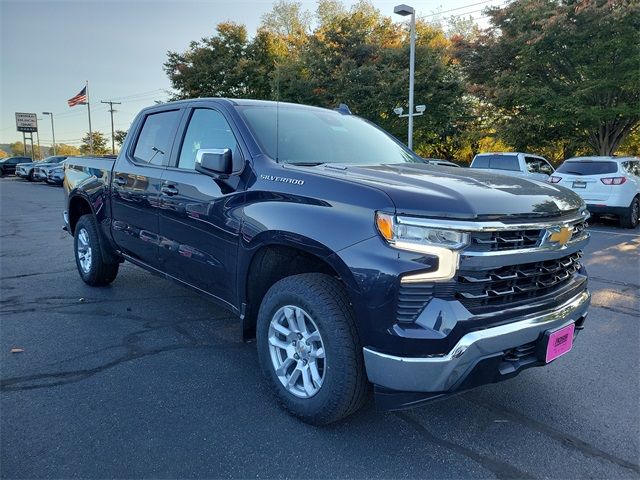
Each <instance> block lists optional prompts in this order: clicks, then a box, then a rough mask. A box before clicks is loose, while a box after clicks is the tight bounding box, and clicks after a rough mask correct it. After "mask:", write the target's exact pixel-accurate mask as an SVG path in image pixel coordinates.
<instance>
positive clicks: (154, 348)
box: [0, 178, 640, 479]
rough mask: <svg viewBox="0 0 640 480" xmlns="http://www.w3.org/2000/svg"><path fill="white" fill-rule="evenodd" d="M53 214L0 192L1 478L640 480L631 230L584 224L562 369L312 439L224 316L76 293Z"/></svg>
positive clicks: (137, 294)
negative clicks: (579, 325) (585, 274)
mask: <svg viewBox="0 0 640 480" xmlns="http://www.w3.org/2000/svg"><path fill="white" fill-rule="evenodd" d="M62 209H63V193H62V189H61V188H59V187H51V186H47V185H43V184H30V183H27V182H24V181H22V180H19V179H16V178H3V179H1V180H0V280H1V285H0V286H1V299H0V318H1V319H0V334H1V335H0V361H1V364H0V365H1V366H0V368H1V372H0V377H1V379H0V428H1V431H0V435H1V437H0V441H1V443H0V448H1V452H0V477H2V478H36V477H48V478H107V477H118V478H140V477H145V478H176V477H179V478H192V477H207V478H249V477H251V478H274V477H278V478H281V477H289V478H336V477H340V478H343V477H350V478H356V477H357V478H427V477H429V478H463V477H464V478H494V477H495V478H500V479H507V478H640V466H639V463H640V461H639V457H640V400H639V399H640V375H639V372H640V368H639V367H640V322H639V321H638V320H639V317H640V300H639V297H640V295H639V291H640V273H639V272H640V266H639V257H640V256H639V252H640V232H639V231H638V230H636V231H635V232H634V231H628V230H622V229H619V228H618V227H617V226H616V224H615V223H614V222H611V221H609V222H606V223H596V224H594V225H592V227H591V231H592V233H593V234H592V240H591V243H590V245H589V247H588V249H587V251H586V254H585V263H586V264H587V267H588V269H589V272H590V274H591V280H590V281H591V289H592V293H593V307H592V309H591V313H590V316H589V318H588V320H587V325H586V326H587V328H586V329H585V331H584V332H583V333H581V334H580V336H579V337H578V339H577V342H576V345H575V347H574V351H573V352H571V353H570V354H568V355H566V356H565V357H563V358H561V359H559V360H558V361H556V362H554V363H553V364H551V365H549V366H548V367H547V368H542V369H540V368H539V369H531V370H527V371H525V372H523V373H522V374H521V375H520V376H518V377H517V378H515V379H513V380H511V381H508V382H504V383H501V384H495V385H489V386H485V387H481V388H479V389H476V390H474V391H471V392H467V393H465V394H462V395H460V396H457V397H454V398H452V399H449V400H446V401H443V402H440V403H435V404H431V405H429V406H425V407H422V408H419V409H415V410H411V411H406V412H402V413H381V412H378V411H376V409H375V406H374V405H373V404H372V403H370V404H368V405H367V406H366V407H365V408H364V409H363V410H361V411H360V412H359V413H357V414H356V415H355V416H352V417H350V418H348V419H347V420H346V421H343V422H341V423H338V424H334V425H332V426H329V427H325V428H315V427H311V426H308V425H306V424H304V423H301V422H299V421H298V420H296V419H294V418H292V417H290V416H289V415H287V414H286V413H285V412H284V411H283V410H281V409H280V408H279V407H278V406H277V405H276V402H275V401H274V399H273V398H272V396H271V394H270V392H269V391H268V390H267V388H266V385H265V384H264V383H263V382H262V379H261V377H260V372H259V370H258V367H257V355H256V350H255V345H253V344H245V343H243V342H242V341H241V340H240V333H239V327H238V322H237V320H236V319H235V318H233V316H231V314H230V313H229V312H227V311H225V310H222V309H220V308H219V307H217V306H216V305H214V304H212V303H210V302H209V301H207V300H205V299H203V298H201V297H199V296H197V295H196V294H194V293H192V292H190V291H188V290H186V289H184V288H182V287H180V286H177V285H175V284H172V283H169V282H167V281H165V280H162V279H160V278H158V277H155V276H152V275H151V274H148V273H146V272H144V271H142V270H140V269H138V268H136V267H133V266H131V265H129V264H124V265H123V267H122V268H121V270H120V274H119V276H118V278H117V279H116V281H115V282H114V283H113V284H112V285H111V286H110V287H106V288H100V289H95V288H91V287H88V286H87V285H85V284H84V283H83V282H82V281H81V280H80V278H79V276H78V274H77V272H76V267H75V263H74V260H73V254H72V251H73V247H72V239H71V237H69V236H68V234H66V233H65V232H63V231H62V230H61V225H62V217H61V212H62ZM12 348H20V349H23V350H24V351H23V352H20V353H11V349H12Z"/></svg>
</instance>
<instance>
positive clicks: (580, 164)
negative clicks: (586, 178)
mask: <svg viewBox="0 0 640 480" xmlns="http://www.w3.org/2000/svg"><path fill="white" fill-rule="evenodd" d="M617 171H618V164H617V163H616V162H608V161H598V160H596V161H590V160H582V161H567V162H564V163H563V164H562V165H560V167H558V170H556V172H558V173H566V174H567V175H605V174H608V173H616V172H617Z"/></svg>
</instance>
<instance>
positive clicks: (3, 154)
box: [0, 150, 9, 158]
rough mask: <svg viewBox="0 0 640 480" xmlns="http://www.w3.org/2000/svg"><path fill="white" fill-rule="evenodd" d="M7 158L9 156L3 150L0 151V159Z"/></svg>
mask: <svg viewBox="0 0 640 480" xmlns="http://www.w3.org/2000/svg"><path fill="white" fill-rule="evenodd" d="M8 156H9V154H8V153H7V152H5V151H4V150H0V158H7V157H8Z"/></svg>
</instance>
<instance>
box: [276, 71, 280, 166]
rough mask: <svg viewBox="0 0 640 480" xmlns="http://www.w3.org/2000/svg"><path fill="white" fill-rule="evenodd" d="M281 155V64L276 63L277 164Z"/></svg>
mask: <svg viewBox="0 0 640 480" xmlns="http://www.w3.org/2000/svg"><path fill="white" fill-rule="evenodd" d="M279 155H280V64H279V63H278V62H276V162H278V161H279Z"/></svg>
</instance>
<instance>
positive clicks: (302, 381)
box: [268, 305, 326, 398]
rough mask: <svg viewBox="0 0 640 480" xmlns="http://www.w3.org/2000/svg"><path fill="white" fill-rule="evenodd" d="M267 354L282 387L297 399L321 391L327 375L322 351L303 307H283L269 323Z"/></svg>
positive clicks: (320, 337) (312, 325) (310, 319)
mask: <svg viewBox="0 0 640 480" xmlns="http://www.w3.org/2000/svg"><path fill="white" fill-rule="evenodd" d="M268 339H269V352H270V354H271V362H272V364H273V368H274V369H275V372H276V375H277V377H278V379H279V380H280V383H282V385H283V386H284V388H285V389H286V390H287V391H288V392H289V393H291V394H292V395H295V396H296V397H299V398H310V397H313V396H314V395H315V394H317V393H318V392H319V391H320V388H321V387H322V383H323V381H324V377H325V373H326V358H325V348H324V343H323V340H322V336H321V335H320V331H319V330H318V326H317V325H316V323H315V322H314V321H313V319H312V318H311V316H310V315H309V314H308V313H307V312H305V311H304V310H303V309H302V308H300V307H297V306H294V305H286V306H284V307H281V308H279V309H278V311H277V312H276V313H275V314H274V315H273V318H272V319H271V323H270V324H269V334H268Z"/></svg>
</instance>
